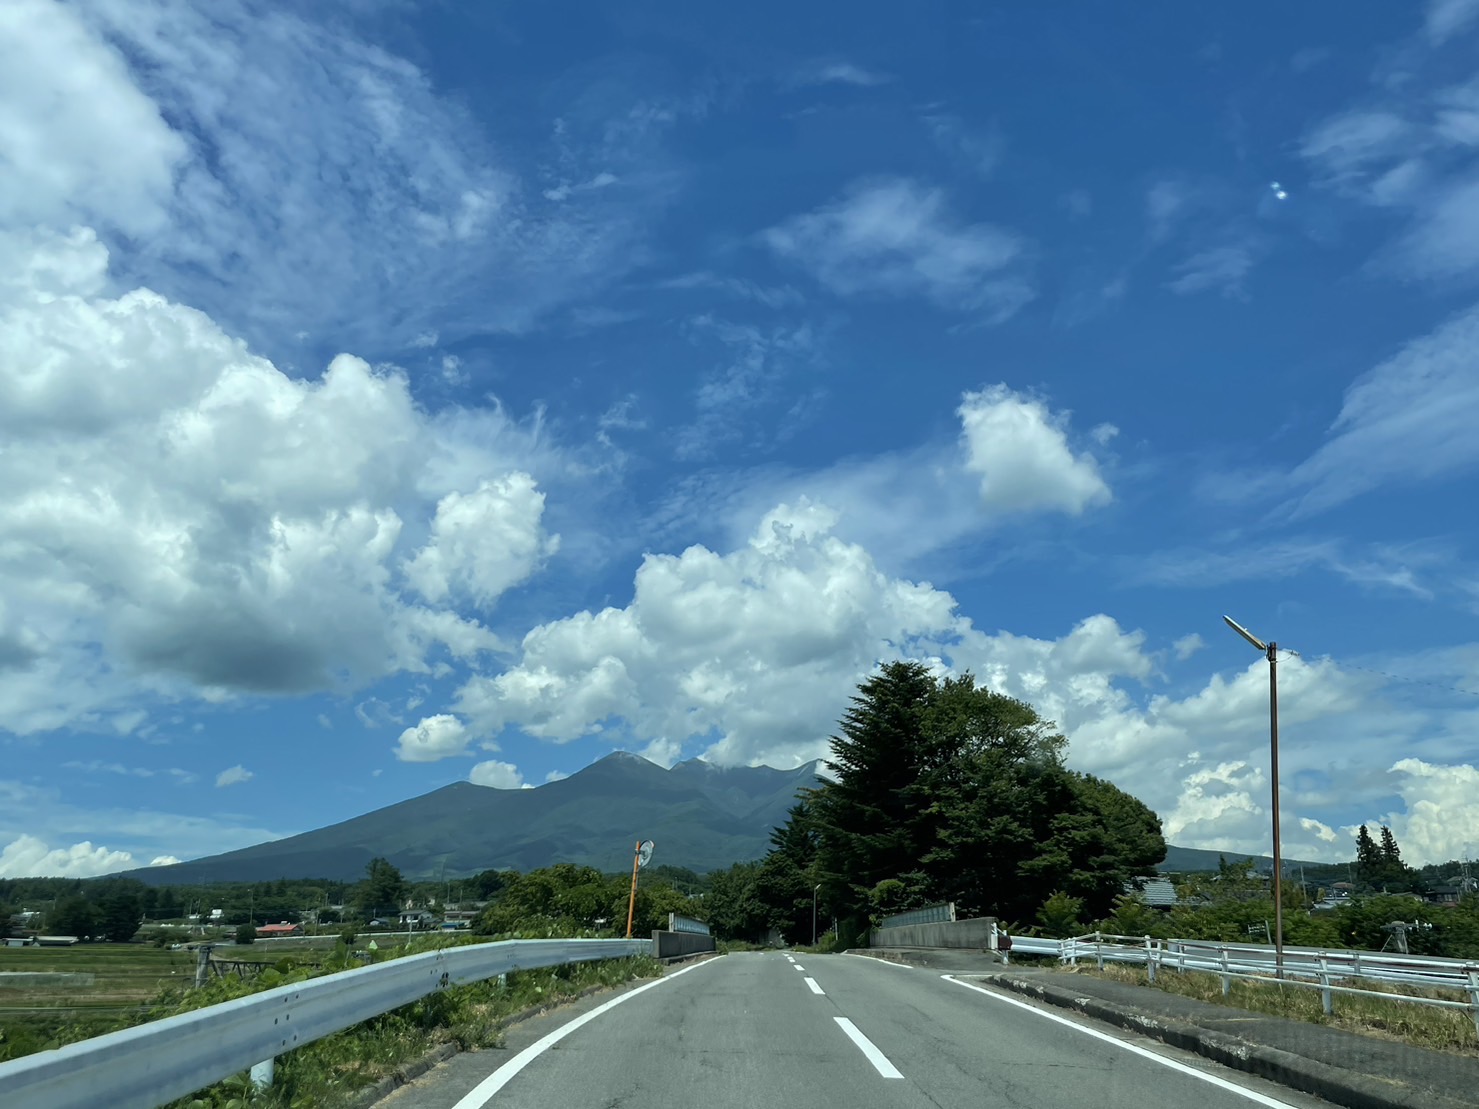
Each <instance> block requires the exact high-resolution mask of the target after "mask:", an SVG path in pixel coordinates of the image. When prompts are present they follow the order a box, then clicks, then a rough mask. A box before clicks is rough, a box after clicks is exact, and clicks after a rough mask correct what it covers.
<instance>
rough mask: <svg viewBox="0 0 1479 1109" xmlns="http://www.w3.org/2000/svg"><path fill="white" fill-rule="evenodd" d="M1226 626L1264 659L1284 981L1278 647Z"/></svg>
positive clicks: (1278, 952) (1277, 948) (1277, 953)
mask: <svg viewBox="0 0 1479 1109" xmlns="http://www.w3.org/2000/svg"><path fill="white" fill-rule="evenodd" d="M1222 619H1223V620H1224V621H1225V622H1226V623H1227V626H1228V627H1230V628H1232V630H1233V631H1235V632H1237V633H1238V634H1239V635H1240V636H1242V637H1243V638H1244V639H1246V640H1247V641H1248V642H1249V643H1251V644H1252V645H1253V646H1254V647H1255V648H1257V649H1258V650H1260V651H1262V652H1263V653H1264V657H1266V658H1267V659H1268V718H1269V726H1268V737H1269V740H1268V742H1269V771H1270V777H1272V779H1273V784H1272V788H1273V826H1274V966H1275V976H1276V977H1278V978H1282V977H1284V855H1283V851H1282V850H1281V847H1280V843H1279V645H1278V644H1277V643H1275V642H1272V641H1270V642H1268V643H1265V642H1263V640H1261V639H1259V638H1258V637H1257V636H1255V635H1254V634H1253V633H1252V632H1250V631H1248V629H1247V628H1245V627H1243V626H1242V625H1241V624H1239V623H1238V622H1237V621H1236V620H1234V619H1233V618H1232V617H1231V616H1224V617H1223V618H1222Z"/></svg>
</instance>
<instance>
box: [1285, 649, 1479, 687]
mask: <svg viewBox="0 0 1479 1109" xmlns="http://www.w3.org/2000/svg"><path fill="white" fill-rule="evenodd" d="M1279 651H1280V653H1283V651H1284V648H1283V647H1280V648H1279ZM1289 653H1290V654H1291V655H1295V656H1296V657H1300V656H1299V652H1298V651H1290V652H1289ZM1322 657H1323V658H1326V659H1328V660H1329V661H1331V662H1333V663H1335V664H1336V665H1337V666H1339V667H1340V668H1341V669H1342V670H1360V671H1361V672H1362V673H1366V674H1375V675H1377V676H1378V677H1381V678H1386V679H1387V680H1388V681H1394V682H1407V683H1408V684H1410V685H1425V686H1427V687H1428V688H1429V689H1438V690H1442V691H1443V692H1445V693H1462V694H1464V695H1465V696H1466V697H1479V690H1473V689H1464V688H1463V687H1462V686H1457V685H1445V684H1443V683H1442V682H1430V681H1428V680H1427V679H1425V678H1410V677H1408V676H1406V675H1405V674H1389V673H1388V672H1387V671H1385V670H1377V669H1375V668H1374V667H1371V666H1358V665H1356V664H1355V663H1354V662H1345V661H1343V660H1341V659H1338V658H1334V657H1332V656H1330V655H1323V656H1322Z"/></svg>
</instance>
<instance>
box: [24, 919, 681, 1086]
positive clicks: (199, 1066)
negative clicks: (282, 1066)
mask: <svg viewBox="0 0 1479 1109" xmlns="http://www.w3.org/2000/svg"><path fill="white" fill-rule="evenodd" d="M651 951H652V941H650V940H504V941H502V942H500V943H484V944H470V945H468V946H465V947H451V948H447V949H445V950H441V951H428V952H426V953H424V954H421V955H408V956H406V957H405V958H401V959H393V960H391V961H390V962H386V963H377V964H374V965H372V966H365V967H356V968H355V969H354V970H346V971H341V972H339V973H337V974H326V975H324V976H322V977H320V978H310V979H308V980H307V981H304V982H295V983H293V984H291V985H287V986H278V987H276V988H274V989H270V990H264V991H263V992H262V993H257V994H252V995H251V996H249V997H240V998H237V999H235V1000H234V1001H226V1002H222V1003H221V1004H219V1005H211V1006H208V1007H207V1008H204V1009H197V1010H196V1011H195V1012H193V1013H182V1014H180V1015H179V1016H173V1017H166V1018H165V1019H163V1020H157V1021H152V1022H150V1023H148V1024H141V1025H139V1026H137V1027H135V1028H126V1029H124V1030H122V1031H120V1032H110V1033H109V1034H108V1035H106V1036H96V1037H94V1038H92V1039H90V1040H83V1041H81V1042H80V1043H75V1044H69V1045H68V1046H66V1047H62V1048H57V1049H55V1050H52V1051H42V1052H38V1053H36V1054H34V1055H27V1056H23V1057H22V1058H20V1059H16V1060H13V1061H11V1062H8V1063H0V1105H3V1106H12V1105H13V1106H16V1107H20V1106H37V1107H40V1106H45V1107H46V1109H92V1107H95V1106H100V1105H106V1106H109V1109H155V1107H156V1106H159V1105H163V1104H165V1103H166V1102H169V1101H173V1100H175V1099H176V1098H180V1097H184V1096H185V1095H186V1094H189V1093H193V1092H195V1091H196V1090H199V1089H203V1088H204V1087H206V1086H209V1085H211V1084H212V1083H214V1082H219V1081H220V1080H221V1079H223V1078H227V1077H229V1076H230V1075H233V1074H237V1073H239V1072H241V1071H244V1070H247V1069H249V1068H250V1069H251V1070H252V1071H253V1078H254V1079H257V1080H258V1081H270V1080H271V1069H272V1060H273V1059H274V1058H275V1057H276V1056H278V1055H281V1054H284V1053H286V1052H288V1051H292V1050H293V1049H294V1048H299V1047H302V1046H304V1045H305V1044H309V1043H312V1042H313V1041H314V1040H317V1039H321V1038H323V1037H324V1036H328V1035H331V1034H333V1033H335V1032H340V1031H343V1030H344V1029H346V1028H351V1027H353V1026H354V1025H356V1024H359V1023H361V1022H362V1021H366V1020H369V1019H370V1018H371V1017H375V1016H379V1015H380V1014H381V1013H388V1012H389V1011H390V1010H392V1009H398V1008H400V1007H401V1006H402V1005H409V1004H411V1003H412V1002H413V1001H417V1000H419V999H420V998H422V997H425V996H426V995H427V994H431V993H435V992H436V991H437V990H442V989H446V988H447V987H448V986H457V985H463V984H466V983H469V982H480V981H483V980H484V979H488V978H493V977H496V976H497V975H500V974H507V973H509V972H510V971H515V970H531V969H534V968H537V967H548V966H556V965H559V964H562V963H579V962H590V961H592V960H596V959H618V958H623V957H625V956H630V955H645V954H648V953H650V952H651Z"/></svg>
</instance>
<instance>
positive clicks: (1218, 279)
mask: <svg viewBox="0 0 1479 1109" xmlns="http://www.w3.org/2000/svg"><path fill="white" fill-rule="evenodd" d="M1257 258H1258V244H1257V243H1256V242H1254V241H1243V242H1236V243H1227V244H1224V245H1222V246H1214V247H1208V248H1207V249H1206V250H1199V251H1197V252H1196V253H1195V254H1193V255H1191V256H1190V257H1189V258H1187V259H1186V260H1185V261H1183V262H1181V263H1180V264H1179V265H1178V266H1177V267H1176V268H1175V271H1174V273H1175V276H1174V277H1173V278H1172V279H1171V280H1170V281H1168V282H1167V283H1166V287H1167V288H1168V289H1170V290H1171V291H1172V292H1173V293H1181V294H1183V295H1184V294H1188V293H1201V292H1208V291H1215V292H1219V293H1221V294H1222V295H1223V296H1232V297H1237V296H1242V295H1244V282H1245V281H1246V279H1247V277H1248V275H1249V274H1250V273H1251V272H1253V267H1254V265H1255V264H1256V262H1257Z"/></svg>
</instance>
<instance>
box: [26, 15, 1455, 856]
mask: <svg viewBox="0 0 1479 1109" xmlns="http://www.w3.org/2000/svg"><path fill="white" fill-rule="evenodd" d="M981 8H982V6H981V5H951V4H931V5H921V6H917V7H916V8H914V9H911V13H910V15H909V18H907V19H904V18H901V17H900V15H899V13H898V12H897V10H896V9H893V8H886V7H883V6H878V7H876V8H871V9H870V8H862V9H860V8H858V7H857V6H856V5H849V6H847V7H846V8H843V7H838V6H835V5H828V4H818V5H809V6H803V7H802V8H798V7H797V6H796V5H784V6H782V5H746V6H743V7H741V8H734V9H724V8H718V7H714V6H708V5H700V6H694V5H681V4H654V3H636V4H630V5H624V6H622V7H621V8H620V9H619V10H618V9H614V8H610V7H609V6H605V5H594V4H581V5H575V4H566V3H558V4H555V3H552V4H541V5H524V6H516V5H508V4H499V5H495V4H482V3H454V2H450V0H448V2H442V3H430V2H428V3H424V4H418V3H413V2H410V0H404V2H396V0H385V2H377V0H341V2H339V3H336V4H333V3H324V4H318V5H313V6H311V8H309V9H303V8H302V7H301V6H289V5H278V4H271V3H265V2H247V0H222V2H220V3H217V4H213V5H211V6H210V8H209V11H210V15H209V16H208V17H207V16H206V15H203V14H202V12H203V11H205V10H206V9H202V8H201V7H200V6H199V5H195V4H190V3H186V2H184V0H178V2H176V0H77V2H73V3H56V2H52V0H20V2H19V3H11V4H8V5H6V8H5V11H4V13H3V14H0V32H3V33H0V179H3V180H4V181H5V182H6V184H5V186H4V188H3V189H0V240H3V242H0V444H3V446H0V850H3V854H0V874H26V873H38V872H46V873H69V874H79V875H85V874H93V873H101V872H105V871H108V870H116V869H121V868H125V867H127V866H129V865H139V864H143V863H148V862H150V861H153V860H156V859H169V858H181V859H182V858H189V857H194V856H199V855H203V854H209V853H214V852H217V851H221V850H228V849H231V848H234V847H239V846H244V845H246V844H248V843H252V842H257V841H260V840H261V839H264V838H267V837H270V836H279V835H286V834H291V833H294V832H298V831H303V830H307V829H309V828H312V827H318V826H321V825H323V824H327V823H330V822H332V821H336V820H341V819H345V818H347V817H349V816H352V815H355V814H357V813H360V812H363V811H366V810H368V809H371V808H374V807H378V806H381V805H385V804H389V803H392V802H395V801H398V800H401V799H404V798H406V797H410V796H413V795H416V794H419V793H422V792H425V791H427V790H430V789H434V788H436V787H438V786H441V785H444V784H446V783H448V782H452V781H456V780H460V779H467V778H469V777H470V778H471V780H473V781H475V782H478V783H479V784H484V785H489V786H495V787H503V788H517V787H520V786H537V785H539V784H541V783H543V782H544V781H546V780H548V779H549V778H550V777H552V776H558V775H562V774H569V773H572V772H574V771H576V770H578V769H580V768H581V767H582V766H584V765H587V764H588V763H590V762H592V761H594V760H595V759H597V758H599V757H601V756H602V755H603V754H605V753H607V752H609V751H610V750H613V749H629V750H633V751H638V752H641V753H644V754H646V755H647V756H648V757H650V758H653V759H654V760H655V761H658V762H662V763H671V762H673V761H675V760H677V759H680V758H688V757H693V756H703V757H705V758H709V759H711V760H713V761H716V762H720V763H726V764H750V763H759V762H766V763H770V764H772V765H778V766H792V765H796V764H798V763H799V762H800V761H803V760H805V759H809V758H813V757H816V756H818V755H822V754H824V753H825V751H826V737H827V736H828V734H829V733H830V731H831V730H832V724H833V722H834V721H835V719H836V717H837V715H838V713H839V711H840V709H841V708H842V707H843V706H844V704H845V702H846V698H847V696H848V694H849V692H850V690H851V689H852V687H853V686H854V685H855V684H856V682H857V681H858V680H859V678H860V677H861V676H863V675H864V674H866V673H867V672H868V670H869V669H870V668H871V667H872V666H874V665H875V664H876V663H878V662H879V661H882V660H886V659H890V658H896V657H901V656H907V657H919V658H925V659H929V660H931V661H932V664H933V665H935V666H937V667H938V669H939V670H940V672H942V673H945V672H959V671H963V670H967V669H969V670H972V671H973V672H975V673H976V674H977V675H978V677H980V678H981V679H982V680H983V681H985V682H987V683H988V684H990V685H991V686H992V687H993V688H998V689H1001V690H1003V691H1005V692H1008V693H1011V694H1013V695H1015V696H1020V697H1023V698H1026V699H1028V700H1031V701H1033V702H1034V703H1036V704H1037V705H1039V707H1040V708H1041V709H1042V710H1043V711H1044V712H1045V713H1046V714H1047V715H1049V716H1051V717H1052V718H1054V719H1055V720H1057V721H1058V722H1059V723H1060V725H1061V726H1062V727H1063V728H1064V730H1065V731H1066V732H1067V734H1068V735H1069V737H1070V741H1071V748H1070V751H1071V753H1070V756H1069V757H1070V762H1071V763H1072V764H1073V765H1075V766H1077V767H1080V768H1082V769H1085V770H1090V771H1093V772H1095V773H1099V774H1103V775H1106V776H1108V777H1110V778H1111V779H1112V780H1114V781H1115V782H1116V783H1118V784H1119V785H1121V786H1122V787H1124V788H1126V789H1129V790H1131V791H1132V792H1134V793H1136V794H1137V795H1138V796H1141V797H1142V798H1143V799H1145V800H1146V801H1147V802H1148V803H1150V804H1151V805H1153V806H1154V807H1155V808H1156V809H1157V811H1158V812H1160V814H1161V815H1162V818H1163V820H1164V822H1165V825H1166V830H1167V833H1168V838H1170V839H1172V840H1173V841H1174V842H1177V843H1180V844H1183V845H1187V846H1202V847H1216V848H1224V849H1229V850H1247V851H1261V850H1265V849H1266V845H1267V841H1268V835H1269V832H1268V817H1267V806H1268V786H1269V783H1268V779H1267V771H1266V765H1267V740H1266V730H1265V729H1266V713H1267V681H1266V665H1265V664H1264V663H1263V662H1262V660H1261V659H1260V658H1259V656H1258V655H1257V654H1256V653H1255V652H1253V651H1252V650H1251V649H1250V648H1249V647H1248V646H1247V645H1246V644H1244V643H1243V642H1242V641H1240V640H1238V639H1237V638H1236V637H1235V636H1233V635H1232V634H1231V633H1230V632H1229V631H1228V630H1227V629H1226V628H1225V627H1224V626H1223V625H1222V623H1221V616H1222V614H1223V613H1225V612H1226V613H1231V614H1233V615H1234V616H1235V617H1236V618H1237V619H1239V620H1241V621H1242V622H1244V623H1245V624H1247V625H1248V626H1249V627H1251V628H1252V629H1253V630H1254V631H1255V632H1256V633H1258V634H1260V635H1262V636H1264V637H1265V638H1274V639H1277V640H1278V641H1279V642H1280V643H1281V644H1284V645H1286V646H1288V647H1290V648H1293V649H1294V650H1296V651H1298V652H1299V654H1298V655H1290V656H1288V657H1287V658H1286V659H1285V660H1284V662H1283V663H1282V666H1281V706H1282V713H1283V715H1282V722H1283V735H1284V744H1283V748H1282V754H1283V768H1284V815H1285V851H1286V853H1287V854H1289V855H1291V856H1296V857H1305V858H1345V857H1348V856H1349V855H1350V854H1351V841H1350V837H1351V835H1352V829H1353V828H1354V826H1355V825H1357V824H1358V823H1360V822H1362V821H1376V820H1380V821H1384V822H1387V823H1389V824H1391V825H1392V827H1393V828H1394V830H1395V831H1396V833H1397V835H1398V838H1399V840H1400V842H1401V843H1402V844H1403V846H1404V848H1405V850H1406V853H1407V855H1408V857H1409V859H1410V860H1414V861H1428V860H1444V859H1448V858H1453V857H1457V856H1458V855H1460V854H1461V853H1462V852H1463V851H1465V850H1466V849H1467V848H1468V847H1469V845H1471V844H1479V805H1476V804H1475V800H1474V799H1475V797H1476V789H1479V770H1476V769H1475V766H1476V764H1479V738H1476V736H1479V625H1476V619H1479V568H1476V562H1475V559H1476V543H1479V526H1476V523H1475V519H1476V513H1475V508H1474V505H1475V502H1476V500H1479V498H1476V496H1475V491H1476V470H1479V432H1476V431H1475V427H1476V422H1479V355H1476V354H1475V351H1476V350H1479V341H1476V340H1479V281H1476V278H1479V157H1476V152H1479V62H1476V57H1479V56H1476V47H1479V0H1436V2H1433V3H1429V4H1428V5H1426V6H1425V7H1420V6H1418V5H1405V6H1404V5H1385V6H1368V7H1367V8H1365V9H1360V10H1356V9H1352V8H1350V6H1349V5H1336V4H1328V3H1327V4H1308V5H1299V6H1297V7H1295V8H1292V9H1291V8H1289V7H1288V6H1284V5H1281V6H1277V7H1276V6H1274V5H1271V4H1265V5H1255V6H1254V7H1253V8H1251V9H1250V8H1248V7H1246V6H1245V7H1243V8H1240V9H1239V10H1238V12H1237V13H1236V15H1234V14H1233V13H1232V12H1230V11H1228V12H1222V11H1214V10H1208V11H1191V10H1188V9H1187V8H1186V6H1185V5H1177V4H1169V3H1165V4H1150V5H1139V6H1136V7H1135V8H1134V9H1133V10H1127V9H1125V8H1124V6H1122V5H1120V6H1112V5H1101V4H1094V3H1079V4H1075V5H1070V6H1068V7H1067V8H1066V9H1063V10H1059V11H1056V12H1054V13H1052V14H1051V15H1049V14H1047V13H1039V12H1036V11H1031V10H1028V9H1020V10H999V11H985V12H983V11H982V10H980V9H981ZM305 12H308V13H309V14H305Z"/></svg>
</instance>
